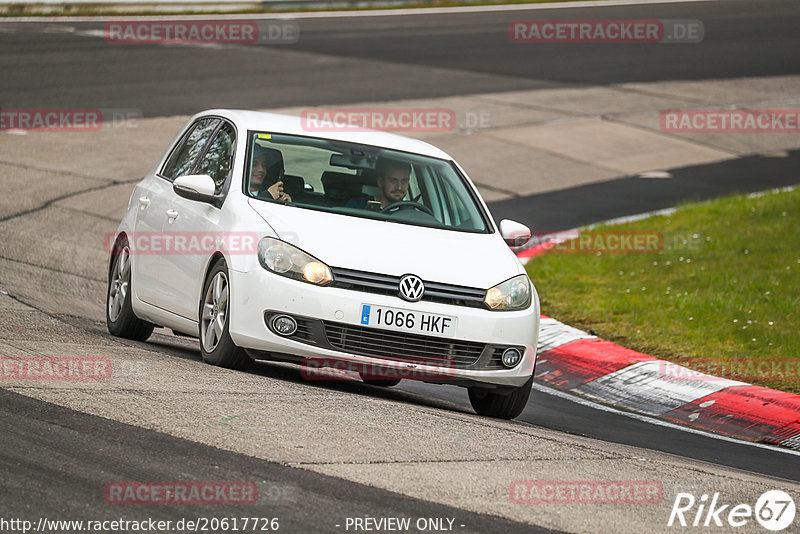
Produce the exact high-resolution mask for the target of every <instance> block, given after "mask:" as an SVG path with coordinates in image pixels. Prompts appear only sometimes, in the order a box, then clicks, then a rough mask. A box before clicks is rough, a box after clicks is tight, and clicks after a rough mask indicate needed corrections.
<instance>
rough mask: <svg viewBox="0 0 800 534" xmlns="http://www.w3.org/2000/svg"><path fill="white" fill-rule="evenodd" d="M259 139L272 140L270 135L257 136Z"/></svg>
mask: <svg viewBox="0 0 800 534" xmlns="http://www.w3.org/2000/svg"><path fill="white" fill-rule="evenodd" d="M258 138H259V139H272V135H271V134H258Z"/></svg>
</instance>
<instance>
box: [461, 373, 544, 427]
mask: <svg viewBox="0 0 800 534" xmlns="http://www.w3.org/2000/svg"><path fill="white" fill-rule="evenodd" d="M531 386H533V377H532V376H531V378H530V379H529V380H528V381H527V382H525V384H524V385H522V386H520V387H518V388H514V389H513V390H512V391H511V392H503V393H496V392H493V391H492V390H488V389H482V388H477V387H472V388H469V402H470V404H472V408H473V409H474V410H475V412H477V413H478V415H485V416H487V417H497V418H498V419H514V418H515V417H517V416H518V415H519V414H521V413H522V410H524V409H525V406H526V405H527V404H528V397H530V395H531Z"/></svg>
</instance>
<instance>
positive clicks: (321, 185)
mask: <svg viewBox="0 0 800 534" xmlns="http://www.w3.org/2000/svg"><path fill="white" fill-rule="evenodd" d="M248 153H249V157H248V159H249V161H248V165H247V167H246V169H245V177H244V178H245V179H244V190H245V192H246V193H247V194H248V195H250V196H251V197H253V198H258V199H260V200H264V201H268V202H282V203H291V204H292V205H296V206H300V207H304V208H311V209H315V210H321V211H330V212H335V213H340V214H343V215H351V216H357V217H369V218H374V219H384V220H392V221H396V222H402V223H406V224H414V225H418V226H432V227H436V228H445V229H450V230H459V231H465V232H488V231H489V230H488V228H489V227H488V225H487V224H486V216H485V214H484V212H483V210H482V209H481V207H480V205H479V204H478V202H477V200H476V198H475V196H474V193H473V192H472V191H471V189H470V188H469V187H468V185H467V183H466V181H465V179H464V178H463V177H462V176H461V175H460V174H459V173H458V171H457V170H456V168H455V166H454V165H453V164H452V163H451V162H448V161H445V160H441V159H436V158H431V157H427V156H421V155H418V154H410V153H407V152H398V151H395V150H389V149H384V148H378V147H373V146H369V145H356V144H353V143H347V142H343V141H334V140H328V139H316V138H311V137H302V136H294V135H283V134H274V133H267V132H251V134H250V150H249V152H248Z"/></svg>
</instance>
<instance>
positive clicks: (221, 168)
mask: <svg viewBox="0 0 800 534" xmlns="http://www.w3.org/2000/svg"><path fill="white" fill-rule="evenodd" d="M235 146H236V132H235V129H234V127H233V125H231V124H230V123H229V122H227V121H223V122H222V124H221V125H220V126H219V128H218V129H217V131H216V133H215V134H214V137H213V138H212V140H211V141H210V142H209V143H208V147H207V149H206V150H205V151H204V153H203V154H202V155H201V156H200V159H199V161H198V163H197V165H196V166H195V168H194V169H193V170H192V174H206V175H208V176H211V178H213V179H214V184H215V186H216V187H215V190H214V194H215V196H217V197H220V200H224V195H225V193H226V192H227V187H228V186H229V180H230V174H231V170H232V168H233V158H234V148H235ZM171 194H172V198H171V200H172V204H171V209H170V213H169V215H168V217H167V221H166V223H165V227H164V232H165V233H170V234H174V235H176V236H183V237H185V238H186V239H185V240H184V242H185V243H186V250H184V251H181V252H180V253H176V254H172V255H169V256H165V257H164V258H163V261H162V265H161V278H162V281H163V283H164V284H165V285H166V291H168V299H169V302H170V311H172V312H173V313H176V314H178V315H180V316H182V317H186V318H187V319H192V320H198V315H197V314H198V308H199V296H200V293H201V291H202V285H203V282H204V280H203V279H204V275H205V269H206V266H207V265H208V260H209V257H210V256H211V254H212V253H213V252H214V250H208V247H209V246H211V247H213V243H214V242H215V241H216V239H217V237H218V236H219V235H220V234H222V235H225V234H226V233H227V231H228V229H225V228H220V226H219V222H220V216H221V210H220V208H219V207H217V206H213V205H211V204H208V203H206V202H199V201H193V200H188V199H186V198H183V197H180V196H178V195H177V194H175V193H174V192H172V193H171ZM219 205H220V206H221V203H220V204H219Z"/></svg>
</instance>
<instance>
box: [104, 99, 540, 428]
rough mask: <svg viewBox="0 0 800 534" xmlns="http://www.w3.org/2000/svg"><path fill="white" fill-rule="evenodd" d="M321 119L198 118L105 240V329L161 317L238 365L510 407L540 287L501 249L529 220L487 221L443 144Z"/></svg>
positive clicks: (498, 413) (140, 327) (511, 413)
mask: <svg viewBox="0 0 800 534" xmlns="http://www.w3.org/2000/svg"><path fill="white" fill-rule="evenodd" d="M331 130H338V131H327V132H321V131H311V130H310V129H309V128H308V125H307V124H305V123H304V122H303V121H302V120H301V119H300V118H299V117H289V116H283V115H275V114H268V113H257V112H249V111H229V110H212V111H207V112H203V113H200V114H198V115H196V116H195V117H193V118H192V119H191V120H190V121H189V122H188V123H187V124H186V126H185V127H184V129H183V130H182V131H181V132H180V133H179V135H178V136H177V137H176V138H175V140H174V141H173V143H172V145H171V146H170V148H169V150H168V151H167V152H166V154H165V155H164V157H163V158H162V160H161V161H160V162H159V163H158V165H157V166H156V167H155V169H153V171H152V172H151V173H150V174H149V175H147V176H146V177H145V178H144V179H143V180H142V181H141V182H139V183H138V184H137V185H136V187H135V189H134V191H133V194H132V195H131V199H130V201H129V203H128V208H127V212H126V214H125V217H124V219H123V220H122V223H121V224H120V226H119V228H118V230H117V232H115V233H114V234H113V236H110V239H109V241H108V243H107V246H108V250H109V251H110V253H111V259H110V262H109V277H108V299H107V306H106V318H107V323H108V330H109V332H111V333H112V334H113V335H115V336H121V337H126V338H131V339H137V340H145V339H147V338H148V337H149V336H150V334H151V333H152V331H153V328H154V327H155V326H156V325H159V326H163V327H167V328H170V329H172V330H173V331H174V332H175V333H176V334H184V335H189V336H194V337H199V339H200V350H201V353H202V357H203V360H204V361H206V362H207V363H210V364H213V365H220V366H224V367H229V368H234V369H243V368H245V367H246V366H247V365H248V364H249V363H250V362H251V361H252V360H253V359H273V360H281V361H290V362H294V363H299V364H300V365H301V366H302V369H305V370H315V371H319V370H321V369H329V370H330V369H331V368H333V369H336V368H339V370H340V371H341V370H344V372H345V373H346V372H348V371H355V372H357V374H358V375H360V376H361V377H362V378H363V379H364V381H365V382H368V383H371V384H376V385H394V384H396V383H397V382H399V380H400V379H402V378H412V379H419V380H425V381H427V382H433V383H445V384H456V385H459V386H464V387H466V388H468V391H469V399H470V402H471V404H472V406H473V408H474V409H475V411H476V412H477V413H479V414H482V415H487V416H491V417H500V418H508V419H510V418H514V417H516V416H517V415H519V414H520V413H521V412H522V410H523V408H524V407H525V404H526V403H527V401H528V396H529V394H530V389H531V384H532V376H533V371H534V365H535V363H536V342H537V336H538V332H539V300H538V296H537V294H536V290H535V289H534V287H533V285H532V284H531V282H530V280H529V278H528V276H527V274H526V273H525V270H524V269H523V267H522V265H521V264H520V262H519V261H518V260H517V258H516V256H515V255H514V254H513V252H512V251H511V250H510V249H509V245H515V244H520V243H521V242H524V241H526V240H527V239H529V238H530V230H528V229H527V228H526V227H524V226H523V225H521V224H519V223H515V222H513V221H508V220H503V221H501V222H500V225H499V228H498V227H497V226H495V224H494V222H493V221H492V218H491V217H490V215H489V211H488V209H487V208H486V205H485V203H484V202H483V200H482V199H481V197H480V196H479V194H478V192H477V190H476V189H475V186H474V185H473V184H472V182H471V181H470V180H469V178H468V177H467V175H466V173H465V172H464V170H463V169H462V168H461V167H460V166H459V165H458V164H457V163H456V162H455V161H454V160H453V158H451V157H450V156H448V155H447V154H445V153H444V152H442V151H441V150H438V149H437V148H435V147H433V146H431V145H429V144H427V143H424V142H421V141H417V140H413V139H408V138H405V137H401V136H398V135H393V134H389V133H384V132H376V131H352V130H349V129H347V128H331ZM351 374H352V373H351ZM330 376H333V374H331V375H330Z"/></svg>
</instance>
